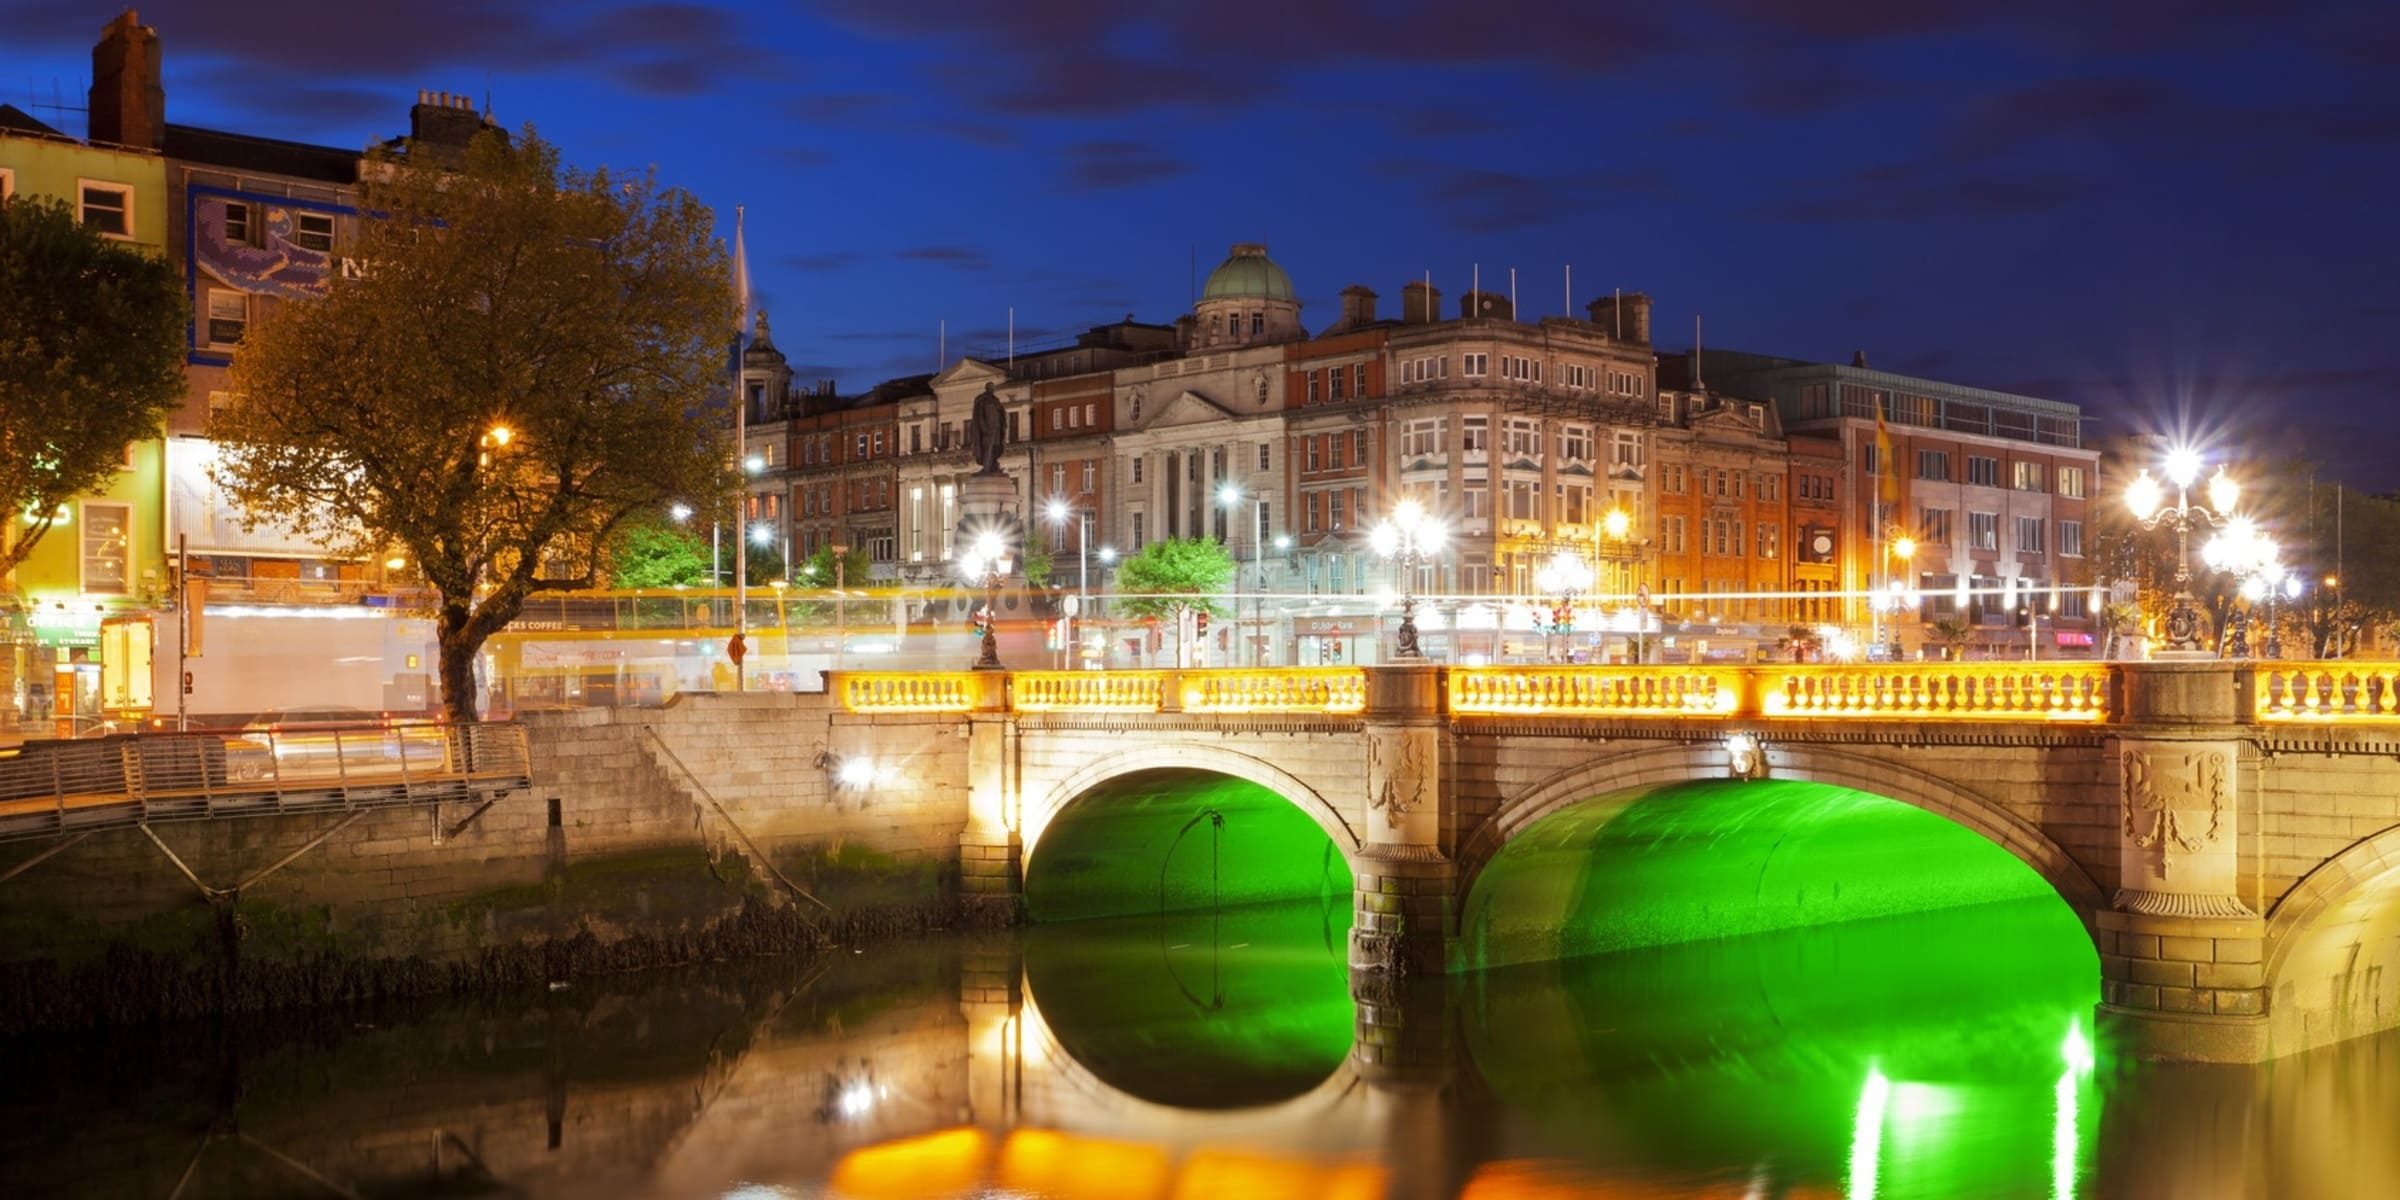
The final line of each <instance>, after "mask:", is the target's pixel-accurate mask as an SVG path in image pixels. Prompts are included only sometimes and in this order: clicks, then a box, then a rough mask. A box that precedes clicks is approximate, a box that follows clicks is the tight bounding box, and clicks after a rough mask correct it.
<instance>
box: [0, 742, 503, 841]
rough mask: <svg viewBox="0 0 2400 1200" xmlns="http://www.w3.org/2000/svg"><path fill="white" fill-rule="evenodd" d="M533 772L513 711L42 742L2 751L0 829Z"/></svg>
mask: <svg viewBox="0 0 2400 1200" xmlns="http://www.w3.org/2000/svg"><path fill="white" fill-rule="evenodd" d="M531 780H532V757H531V754H530V753H529V750H528V747H527V743H526V737H525V729H524V727H523V726H521V725H516V724H513V723H499V722H485V723H480V724H473V725H431V724H425V725H400V726H380V725H378V726H360V727H343V728H336V729H309V730H299V731H289V732H285V731H267V730H260V731H251V732H243V733H239V734H226V733H140V734H125V735H120V736H116V737H109V738H94V739H89V740H83V741H66V742H41V743H33V744H30V745H28V746H26V747H24V748H22V749H21V750H20V751H19V752H18V753H16V754H15V755H12V756H10V757H7V758H0V841H6V840H13V839H17V838H27V837H47V836H53V835H57V834H63V833H80V832H85V831H88V830H93V829H106V828H112V827H117V826H129V825H146V824H150V823H152V822H157V821H190V820H204V819H207V818H211V817H221V816H264V815H273V814H278V813H297V812H326V811H336V812H339V811H349V810H353V809H358V808H371V807H378V806H388V805H404V804H425V803H434V802H439V801H450V800H468V799H477V798H488V796H490V795H491V794H495V793H497V792H501V791H506V790H509V789H511V788H515V787H524V786H529V785H530V783H531Z"/></svg>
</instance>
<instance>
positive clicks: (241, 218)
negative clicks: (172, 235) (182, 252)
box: [191, 189, 341, 300]
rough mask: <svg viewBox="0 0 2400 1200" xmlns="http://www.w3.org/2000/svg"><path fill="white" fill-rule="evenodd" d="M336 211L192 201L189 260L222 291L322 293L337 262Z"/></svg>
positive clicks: (245, 201)
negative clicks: (335, 253) (334, 229)
mask: <svg viewBox="0 0 2400 1200" xmlns="http://www.w3.org/2000/svg"><path fill="white" fill-rule="evenodd" d="M340 212H341V210H340V209H338V208H333V207H330V206H318V205H308V204H298V203H294V202H291V201H287V200H262V199H250V198H246V197H233V196H224V195H211V194H207V193H202V192H199V191H198V190H197V189H195V191H194V194H193V197H192V228H191V245H192V261H193V263H194V264H195V265H196V266H197V267H198V268H199V272H200V274H202V275H204V276H206V277H207V278H208V279H210V280H212V281H214V282H216V283H219V284H222V285H223V286H225V287H229V288H235V289H238V290H241V291H244V292H250V293H253V294H255V295H261V296H274V297H276V298H278V299H284V300H293V299H300V298H305V297H309V296H318V295H322V294H324V291H325V285H326V283H327V282H328V281H329V280H330V279H331V278H332V276H333V272H334V271H336V270H338V269H339V268H340V265H341V260H340V259H339V258H337V257H336V256H335V255H334V253H333V226H334V222H335V220H336V218H337V217H338V215H339V214H340Z"/></svg>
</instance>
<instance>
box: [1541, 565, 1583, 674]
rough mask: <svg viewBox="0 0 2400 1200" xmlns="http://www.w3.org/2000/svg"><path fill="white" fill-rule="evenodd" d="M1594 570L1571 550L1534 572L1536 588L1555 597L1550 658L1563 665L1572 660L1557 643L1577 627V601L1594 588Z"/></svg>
mask: <svg viewBox="0 0 2400 1200" xmlns="http://www.w3.org/2000/svg"><path fill="white" fill-rule="evenodd" d="M1592 580H1593V575H1592V566H1591V564H1590V563H1587V562H1585V561H1583V556H1581V555H1579V554H1577V553H1575V552H1574V551H1572V550H1561V551H1559V552H1558V553H1556V554H1554V555H1551V556H1550V561H1548V562H1546V563H1543V564H1542V565H1541V566H1539V567H1537V568H1535V569H1534V572H1533V586H1534V587H1535V588H1536V589H1538V590H1539V591H1540V592H1541V593H1542V594H1543V595H1544V596H1549V597H1554V599H1553V600H1552V602H1551V605H1550V640H1551V641H1552V643H1553V649H1552V651H1551V657H1553V658H1554V659H1558V660H1560V661H1565V660H1567V659H1570V658H1573V657H1574V655H1573V654H1572V653H1571V652H1570V653H1564V654H1562V653H1560V652H1559V651H1558V649H1557V648H1556V642H1557V640H1558V639H1559V638H1561V637H1562V636H1564V635H1565V634H1566V633H1567V632H1568V631H1569V630H1570V629H1572V628H1573V627H1574V624H1575V598H1576V597H1578V596H1581V595H1582V594H1584V593H1585V592H1588V591H1590V590H1591V588H1592Z"/></svg>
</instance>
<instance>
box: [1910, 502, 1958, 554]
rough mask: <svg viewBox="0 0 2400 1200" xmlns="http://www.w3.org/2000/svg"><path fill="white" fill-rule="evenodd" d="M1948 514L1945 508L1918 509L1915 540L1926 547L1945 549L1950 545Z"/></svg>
mask: <svg viewBox="0 0 2400 1200" xmlns="http://www.w3.org/2000/svg"><path fill="white" fill-rule="evenodd" d="M1950 513H1951V510H1950V509H1947V508H1920V509H1918V510H1917V540H1918V541H1920V542H1923V543H1925V544H1926V545H1928V546H1941V547H1943V548H1945V549H1947V548H1948V547H1949V545H1950Z"/></svg>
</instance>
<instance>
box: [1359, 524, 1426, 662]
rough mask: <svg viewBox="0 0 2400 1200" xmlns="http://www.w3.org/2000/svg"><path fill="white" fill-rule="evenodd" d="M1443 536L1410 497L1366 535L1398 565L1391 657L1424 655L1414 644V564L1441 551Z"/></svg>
mask: <svg viewBox="0 0 2400 1200" xmlns="http://www.w3.org/2000/svg"><path fill="white" fill-rule="evenodd" d="M1442 538H1443V530H1442V523H1441V521H1440V519H1439V518H1436V517H1435V516H1434V515H1433V514H1431V513H1428V512H1426V511H1425V506H1424V505H1423V504H1420V503H1418V502H1417V501H1416V500H1415V499H1413V498H1412V499H1407V500H1402V501H1401V502H1400V503H1399V504H1397V505H1394V506H1393V507H1392V515H1391V516H1390V517H1388V518H1386V519H1384V520H1382V521H1378V522H1376V524H1375V528H1374V529H1373V530H1372V531H1370V532H1369V533H1368V535H1367V541H1368V544H1369V545H1371V546H1373V547H1374V549H1375V553H1377V554H1379V555H1382V556H1383V557H1385V558H1389V559H1394V560H1396V561H1398V563H1399V564H1400V633H1399V637H1398V645H1397V646H1396V647H1394V649H1393V652H1392V657H1394V658H1399V659H1408V660H1414V659H1420V658H1423V657H1425V652H1424V651H1423V650H1421V649H1419V648H1418V646H1417V567H1418V565H1419V564H1421V563H1422V562H1424V561H1425V560H1426V559H1428V558H1430V557H1432V556H1433V555H1435V554H1438V553H1440V552H1441V548H1442Z"/></svg>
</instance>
